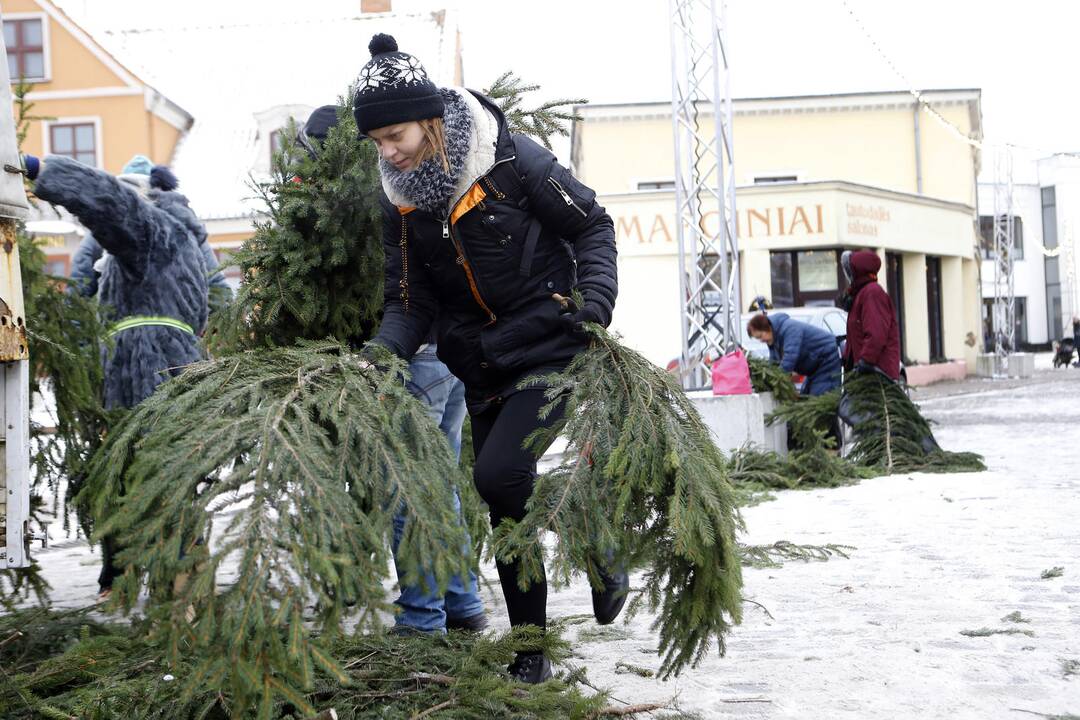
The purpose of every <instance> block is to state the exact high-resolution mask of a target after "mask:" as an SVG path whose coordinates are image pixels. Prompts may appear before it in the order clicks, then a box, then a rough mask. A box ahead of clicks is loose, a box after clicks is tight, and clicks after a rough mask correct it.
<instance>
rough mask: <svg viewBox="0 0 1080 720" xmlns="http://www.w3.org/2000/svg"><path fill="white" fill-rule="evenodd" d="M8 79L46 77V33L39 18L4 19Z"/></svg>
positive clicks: (16, 80)
mask: <svg viewBox="0 0 1080 720" xmlns="http://www.w3.org/2000/svg"><path fill="white" fill-rule="evenodd" d="M4 46H5V47H6V48H7V61H8V79H9V80H11V81H12V82H18V81H19V80H28V81H33V80H44V79H45V34H44V32H43V31H42V26H41V20H40V19H39V18H33V19H26V20H5V21H4Z"/></svg>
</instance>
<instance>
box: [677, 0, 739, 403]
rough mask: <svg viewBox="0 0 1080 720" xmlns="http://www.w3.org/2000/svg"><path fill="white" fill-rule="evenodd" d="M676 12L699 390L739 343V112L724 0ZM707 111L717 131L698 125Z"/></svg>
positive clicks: (689, 324) (684, 219) (688, 312)
mask: <svg viewBox="0 0 1080 720" xmlns="http://www.w3.org/2000/svg"><path fill="white" fill-rule="evenodd" d="M670 8H671V69H672V76H671V109H672V132H673V135H674V141H675V211H676V239H677V243H678V249H679V270H680V277H679V283H680V285H679V292H680V298H679V300H680V307H681V317H680V321H681V325H682V340H683V348H682V361H683V370H684V377H683V384H684V386H685V387H686V388H687V389H696V388H703V387H707V386H708V385H709V380H710V372H709V370H710V368H709V364H710V363H709V361H710V360H711V359H714V358H715V357H717V356H719V355H720V354H722V353H724V352H727V351H729V350H731V349H732V348H734V347H735V346H736V345H737V344H738V342H739V340H738V338H739V330H738V326H739V308H740V306H741V301H740V298H739V290H740V283H739V272H738V263H739V253H738V243H737V239H736V237H735V174H734V165H733V162H732V157H733V145H734V142H733V138H732V118H733V115H734V113H733V109H732V103H731V85H730V78H729V75H728V60H727V54H726V50H725V39H724V38H725V32H726V26H725V17H726V16H725V14H724V6H723V0H670ZM704 110H711V112H712V120H713V128H712V131H711V132H707V131H705V130H704V129H703V128H702V124H701V122H700V120H701V113H702V111H704ZM714 173H715V177H713V174H714ZM713 215H715V217H716V228H715V231H714V230H712V229H710V223H709V222H708V220H709V218H710V216H713Z"/></svg>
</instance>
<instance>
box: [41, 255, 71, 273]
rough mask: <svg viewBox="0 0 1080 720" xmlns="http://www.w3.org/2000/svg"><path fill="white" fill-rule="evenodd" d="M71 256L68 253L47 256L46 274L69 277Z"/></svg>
mask: <svg viewBox="0 0 1080 720" xmlns="http://www.w3.org/2000/svg"><path fill="white" fill-rule="evenodd" d="M69 265H70V258H69V257H68V256H66V255H50V256H48V257H47V258H45V267H44V270H45V274H46V275H51V276H52V277H58V278H64V277H68V275H69V272H68V270H69V269H70V268H69Z"/></svg>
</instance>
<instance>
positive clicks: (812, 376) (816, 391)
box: [746, 313, 841, 395]
mask: <svg viewBox="0 0 1080 720" xmlns="http://www.w3.org/2000/svg"><path fill="white" fill-rule="evenodd" d="M746 331H747V332H748V333H749V334H750V336H751V337H753V338H755V339H757V340H760V341H762V342H763V343H765V344H766V345H768V346H769V359H770V360H771V361H772V362H773V363H775V364H777V365H779V366H780V367H781V368H782V369H783V370H784V371H785V372H789V373H796V374H798V375H805V376H806V382H804V383H803V386H802V394H803V395H824V394H825V393H827V392H829V391H830V390H834V389H836V388H838V387H840V370H841V366H840V350H839V348H838V347H837V344H836V337H835V336H834V335H833V334H832V333H831V332H829V331H828V330H823V329H822V328H818V327H814V326H813V325H810V324H808V323H804V322H799V321H798V320H793V319H792V318H791V317H789V316H788V315H787V314H785V313H776V314H774V315H766V314H765V313H760V314H758V315H755V316H754V317H752V318H750V322H749V323H748V324H747V326H746Z"/></svg>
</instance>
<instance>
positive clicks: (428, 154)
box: [415, 118, 450, 172]
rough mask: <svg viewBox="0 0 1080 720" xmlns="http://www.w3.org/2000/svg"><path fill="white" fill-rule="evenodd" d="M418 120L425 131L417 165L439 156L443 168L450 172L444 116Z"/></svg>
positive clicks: (422, 130)
mask: <svg viewBox="0 0 1080 720" xmlns="http://www.w3.org/2000/svg"><path fill="white" fill-rule="evenodd" d="M418 122H419V123H420V130H421V132H423V133H424V143H423V144H422V145H421V146H420V152H419V154H418V155H417V156H416V159H415V163H416V165H419V164H420V163H422V162H426V161H427V160H429V159H431V158H433V157H438V158H439V160H440V162H441V163H442V166H443V170H445V171H446V172H450V161H449V159H448V158H447V155H446V127H445V126H444V125H443V120H442V118H425V119H423V120H419V121H418Z"/></svg>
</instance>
